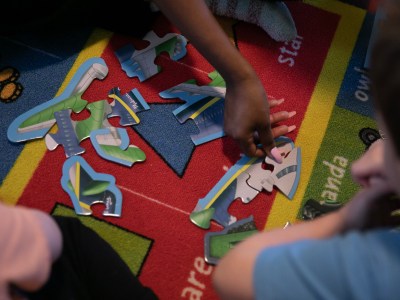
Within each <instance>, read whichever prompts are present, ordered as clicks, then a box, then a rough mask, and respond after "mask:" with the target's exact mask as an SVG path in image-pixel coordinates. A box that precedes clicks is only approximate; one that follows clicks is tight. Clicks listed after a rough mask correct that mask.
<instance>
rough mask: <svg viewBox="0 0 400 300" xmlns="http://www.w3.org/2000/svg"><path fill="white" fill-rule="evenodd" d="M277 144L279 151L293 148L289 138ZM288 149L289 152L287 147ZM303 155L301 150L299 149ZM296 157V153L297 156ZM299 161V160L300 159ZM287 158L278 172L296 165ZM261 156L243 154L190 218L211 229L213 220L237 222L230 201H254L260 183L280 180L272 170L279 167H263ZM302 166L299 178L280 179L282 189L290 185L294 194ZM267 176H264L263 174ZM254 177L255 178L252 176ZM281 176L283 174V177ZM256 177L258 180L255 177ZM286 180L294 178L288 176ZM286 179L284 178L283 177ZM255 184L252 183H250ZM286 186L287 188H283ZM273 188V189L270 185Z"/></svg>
mask: <svg viewBox="0 0 400 300" xmlns="http://www.w3.org/2000/svg"><path fill="white" fill-rule="evenodd" d="M275 142H276V145H277V147H278V148H279V149H280V151H283V152H285V153H287V152H288V150H287V149H288V148H287V147H289V148H290V149H293V148H294V144H293V142H292V141H291V140H290V139H289V138H287V137H283V136H282V137H279V138H277V139H276V140H275ZM284 149H286V151H285V150H284ZM298 153H299V154H300V152H298ZM296 157H297V156H296ZM297 158H298V161H300V158H299V157H297ZM287 159H288V158H287V157H285V158H284V159H283V162H282V164H281V165H280V166H281V167H280V168H276V170H278V169H279V170H280V171H282V170H285V171H283V172H282V173H279V174H283V175H284V174H285V172H287V170H286V169H285V168H286V167H288V166H289V167H291V166H293V161H292V159H289V160H288V161H286V160H287ZM263 161H264V160H263V159H262V158H255V157H251V158H250V157H248V156H243V157H242V158H241V159H240V160H239V161H238V162H237V163H236V164H235V165H234V166H232V167H231V168H230V169H229V170H228V172H226V173H225V175H224V176H223V177H222V178H221V179H220V180H219V181H218V183H217V184H216V185H215V186H214V187H213V188H212V189H211V190H210V192H209V193H208V194H207V195H206V197H204V198H202V199H200V200H199V201H198V203H197V205H196V207H195V209H194V210H193V212H192V213H191V214H190V220H191V221H192V222H193V223H194V224H195V225H197V226H198V227H200V228H203V229H208V228H209V227H210V222H211V220H214V221H216V222H217V223H219V224H221V225H222V226H224V227H226V226H229V225H231V224H233V223H234V222H236V220H237V218H236V217H235V216H232V215H230V214H229V213H228V208H229V206H230V204H231V203H232V202H233V201H234V200H236V199H238V198H240V199H241V200H242V202H243V203H248V202H250V201H251V200H253V199H254V198H255V197H256V196H257V195H258V193H259V192H260V191H261V190H262V188H261V187H263V186H262V185H261V182H264V180H265V182H264V183H263V185H264V186H267V183H269V184H271V187H272V185H276V184H275V182H279V180H277V179H275V178H278V177H277V176H276V175H272V173H276V170H274V171H272V172H271V171H270V170H264V169H263V167H262V165H263ZM299 172H300V168H296V180H290V181H289V183H288V182H279V184H280V186H281V188H282V189H283V190H284V191H285V192H287V190H288V189H287V187H290V192H289V193H288V195H292V194H294V192H295V190H296V189H297V184H298V178H299ZM262 176H264V177H262ZM252 177H255V178H253V179H251V178H252ZM281 177H282V176H281ZM256 178H257V180H256ZM285 179H291V178H288V177H285ZM282 180H283V179H282ZM249 181H250V182H251V183H252V184H253V186H252V185H250V184H249V183H248V182H249ZM283 187H285V188H283ZM270 190H271V191H272V188H270Z"/></svg>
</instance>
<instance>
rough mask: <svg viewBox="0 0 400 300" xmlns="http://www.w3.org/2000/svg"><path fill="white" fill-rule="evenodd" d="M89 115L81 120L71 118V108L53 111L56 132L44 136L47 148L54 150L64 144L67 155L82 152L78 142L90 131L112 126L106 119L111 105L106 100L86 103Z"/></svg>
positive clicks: (86, 136) (87, 135)
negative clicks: (56, 127) (56, 126)
mask: <svg viewBox="0 0 400 300" xmlns="http://www.w3.org/2000/svg"><path fill="white" fill-rule="evenodd" d="M87 109H88V110H89V111H90V117H89V118H88V119H86V120H83V121H73V120H71V117H70V115H71V112H72V111H71V110H70V109H69V110H63V111H59V112H56V113H55V116H56V120H57V125H58V132H57V133H49V134H47V135H46V137H45V142H46V146H47V149H49V150H54V149H55V148H57V147H58V146H59V145H63V146H64V151H65V155H66V156H67V157H70V156H73V155H78V154H81V153H83V152H84V149H83V148H81V147H80V146H79V143H80V142H81V141H82V140H84V139H86V138H88V137H89V136H90V133H91V132H92V131H94V130H97V129H101V128H108V127H112V126H111V124H110V123H109V122H108V120H107V115H108V114H110V113H111V106H110V104H108V102H107V100H100V101H96V102H93V103H90V104H88V105H87Z"/></svg>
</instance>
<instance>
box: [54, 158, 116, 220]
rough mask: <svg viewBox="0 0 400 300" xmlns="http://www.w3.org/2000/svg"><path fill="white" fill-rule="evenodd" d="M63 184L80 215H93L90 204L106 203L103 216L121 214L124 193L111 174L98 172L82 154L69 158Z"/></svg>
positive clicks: (65, 167) (65, 164)
mask: <svg viewBox="0 0 400 300" xmlns="http://www.w3.org/2000/svg"><path fill="white" fill-rule="evenodd" d="M61 186H62V187H63V189H64V191H66V192H67V193H68V195H69V196H70V198H71V200H72V203H73V205H74V209H75V212H76V213H77V214H78V215H91V214H92V210H91V209H90V206H92V205H93V204H96V203H102V204H104V205H105V209H104V211H103V216H114V217H120V216H121V209H122V194H121V191H120V190H119V189H118V188H117V186H116V185H115V178H114V177H113V176H112V175H109V174H103V173H97V172H95V171H94V170H93V168H92V167H91V166H90V165H89V164H88V163H87V162H86V160H85V159H84V158H83V157H81V156H73V157H71V158H68V159H67V160H66V161H65V163H64V166H63V175H62V178H61Z"/></svg>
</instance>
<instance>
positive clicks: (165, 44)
mask: <svg viewBox="0 0 400 300" xmlns="http://www.w3.org/2000/svg"><path fill="white" fill-rule="evenodd" d="M143 39H145V40H148V41H149V42H150V45H149V46H148V47H146V48H145V49H142V50H136V49H135V48H134V47H133V46H132V45H126V46H124V47H122V48H120V49H118V50H117V51H115V55H116V56H117V58H118V60H119V62H120V64H121V66H122V69H123V70H124V71H125V72H126V74H127V75H128V77H138V78H139V80H140V81H141V82H142V81H144V80H146V79H148V78H150V77H151V76H154V75H155V74H157V73H158V72H160V67H159V66H158V65H156V64H155V63H154V60H155V59H156V57H157V56H158V55H160V54H161V53H162V52H167V53H168V54H169V56H170V58H171V59H172V60H178V59H181V58H182V57H184V56H185V55H186V53H187V50H186V44H187V40H186V38H185V37H184V36H183V35H180V34H176V33H168V34H166V35H165V36H163V37H161V38H160V37H159V36H157V35H156V34H155V33H154V31H150V32H149V33H148V34H147V35H146V36H145V37H144V38H143Z"/></svg>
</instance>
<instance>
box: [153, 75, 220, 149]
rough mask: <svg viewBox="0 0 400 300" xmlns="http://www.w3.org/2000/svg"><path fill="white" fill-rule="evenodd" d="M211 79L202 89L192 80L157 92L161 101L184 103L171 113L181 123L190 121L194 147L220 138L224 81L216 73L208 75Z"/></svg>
mask: <svg viewBox="0 0 400 300" xmlns="http://www.w3.org/2000/svg"><path fill="white" fill-rule="evenodd" d="M208 76H209V77H210V78H211V79H212V81H211V83H209V84H208V85H206V86H198V85H196V83H195V81H194V80H189V81H187V82H184V83H181V84H178V85H177V86H175V87H172V88H170V89H168V90H166V91H163V92H161V93H159V95H160V97H162V98H165V99H170V98H180V99H181V100H184V101H185V102H186V103H185V104H184V105H182V106H180V107H179V108H178V109H176V110H174V111H173V114H174V115H175V117H176V118H177V119H178V121H179V122H180V123H181V124H182V123H184V122H186V121H187V120H188V119H192V120H193V121H194V122H195V124H196V126H197V128H198V129H199V133H198V134H194V135H191V139H192V141H193V143H194V144H195V145H200V144H203V143H206V142H209V141H212V140H214V139H217V138H220V137H223V136H224V135H225V133H224V131H223V121H224V100H225V93H226V88H225V81H224V80H223V78H222V77H221V75H220V74H219V73H218V72H217V71H213V72H211V73H209V74H208Z"/></svg>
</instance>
